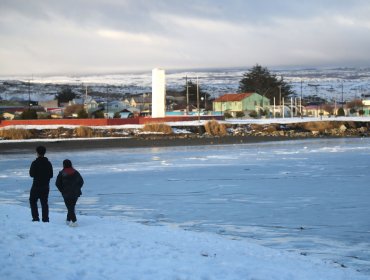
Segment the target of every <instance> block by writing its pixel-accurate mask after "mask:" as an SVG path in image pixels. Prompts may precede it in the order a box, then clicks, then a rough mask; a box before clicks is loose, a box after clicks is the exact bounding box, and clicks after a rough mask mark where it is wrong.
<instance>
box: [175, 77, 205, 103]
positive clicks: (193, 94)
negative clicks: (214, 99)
mask: <svg viewBox="0 0 370 280" xmlns="http://www.w3.org/2000/svg"><path fill="white" fill-rule="evenodd" d="M188 91H189V108H191V107H197V84H196V83H193V82H192V81H191V80H188ZM181 95H182V96H185V98H186V85H184V89H183V90H182V91H181ZM209 100H210V95H209V94H208V93H206V92H205V91H203V90H202V88H201V86H199V107H200V108H204V105H205V104H206V105H207V107H208V106H209V105H208V104H207V103H209V104H211V103H210V101H209ZM185 103H186V99H185Z"/></svg>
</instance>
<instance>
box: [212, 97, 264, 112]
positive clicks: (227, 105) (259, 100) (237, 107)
mask: <svg viewBox="0 0 370 280" xmlns="http://www.w3.org/2000/svg"><path fill="white" fill-rule="evenodd" d="M269 107H270V99H268V98H267V97H264V96H262V95H260V94H258V93H256V92H245V93H228V94H225V95H222V96H220V97H219V98H217V99H215V100H214V101H213V111H215V112H221V113H222V114H223V113H225V112H228V113H230V114H231V115H232V116H234V117H235V116H236V113H237V112H243V113H245V114H246V113H250V112H253V111H255V112H257V113H259V112H260V111H261V110H263V111H265V110H266V109H269Z"/></svg>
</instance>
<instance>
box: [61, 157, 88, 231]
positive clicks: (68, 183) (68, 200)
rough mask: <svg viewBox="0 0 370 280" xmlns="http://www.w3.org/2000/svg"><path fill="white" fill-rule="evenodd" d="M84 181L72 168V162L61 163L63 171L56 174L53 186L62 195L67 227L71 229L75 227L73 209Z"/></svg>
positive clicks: (75, 221)
mask: <svg viewBox="0 0 370 280" xmlns="http://www.w3.org/2000/svg"><path fill="white" fill-rule="evenodd" d="M83 184H84V180H83V179H82V177H81V174H80V173H79V172H78V171H77V170H76V169H74V168H73V167H72V162H71V161H70V160H69V159H66V160H64V161H63V170H61V171H60V172H59V174H58V177H57V180H56V182H55V185H56V186H57V188H58V190H59V191H60V192H61V193H62V196H63V199H64V203H65V205H66V207H67V210H68V213H67V221H66V223H67V225H69V226H71V227H75V226H77V218H76V213H75V207H76V203H77V200H78V198H79V197H80V195H81V194H82V192H81V188H82V186H83Z"/></svg>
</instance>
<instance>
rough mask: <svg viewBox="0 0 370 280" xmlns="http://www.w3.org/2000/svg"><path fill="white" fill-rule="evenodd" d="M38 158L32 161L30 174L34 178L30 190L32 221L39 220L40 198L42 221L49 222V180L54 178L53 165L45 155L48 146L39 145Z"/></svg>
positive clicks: (37, 149)
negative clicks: (38, 204) (38, 202)
mask: <svg viewBox="0 0 370 280" xmlns="http://www.w3.org/2000/svg"><path fill="white" fill-rule="evenodd" d="M36 152H37V158H36V159H35V160H34V161H33V162H32V164H31V167H30V176H31V177H32V178H33V183H32V187H31V191H30V206H31V214H32V221H34V222H38V221H40V218H39V211H38V207H37V201H38V200H39V199H40V202H41V208H42V221H43V222H49V205H48V198H49V190H50V187H49V182H50V179H51V178H53V166H52V165H51V163H50V161H49V160H48V158H47V157H45V153H46V148H45V147H44V146H38V147H37V148H36Z"/></svg>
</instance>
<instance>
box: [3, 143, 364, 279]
mask: <svg viewBox="0 0 370 280" xmlns="http://www.w3.org/2000/svg"><path fill="white" fill-rule="evenodd" d="M369 155H370V139H366V138H365V139H361V138H355V139H331V140H325V139H313V140H299V141H298V140H297V141H286V142H270V143H258V144H245V145H228V146H202V147H169V148H141V149H107V150H99V151H81V152H78V151H77V152H73V154H71V153H69V152H68V151H66V152H54V151H48V154H47V156H48V157H49V159H50V160H51V161H52V163H53V164H54V170H55V173H56V172H57V171H58V170H59V169H60V168H61V163H62V160H63V159H65V158H70V159H71V160H72V161H73V163H74V165H75V167H76V168H77V169H78V170H79V171H80V172H81V174H82V175H83V176H84V179H85V182H86V185H85V186H84V189H83V197H82V198H81V199H80V201H79V203H78V206H77V209H78V219H79V223H80V227H78V228H69V227H66V226H65V225H64V219H65V207H64V205H63V202H62V199H61V196H60V194H59V193H58V192H57V190H56V187H55V186H54V182H55V178H54V179H53V180H52V182H51V185H52V188H51V194H50V209H51V215H50V218H51V222H50V223H49V224H42V223H41V224H34V223H31V222H30V220H31V215H30V211H29V209H28V194H29V187H30V184H31V180H30V178H29V177H28V168H29V165H30V163H31V161H32V160H33V159H34V157H35V154H34V152H33V151H30V152H29V153H27V154H16V153H15V154H9V155H6V156H4V155H0V166H1V168H0V178H1V180H0V213H1V214H0V223H1V228H2V231H1V237H0V261H1V263H2V266H1V268H0V275H2V277H5V278H4V279H50V278H53V279H123V278H124V279H369V277H370V269H369V267H370V261H369V259H370V241H369V240H370V238H369V237H370V222H369V219H368V217H369V216H370V205H369V199H370V188H369V181H370V173H369V163H370V161H369ZM356 270H357V271H359V272H356ZM56 272H57V273H56Z"/></svg>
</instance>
